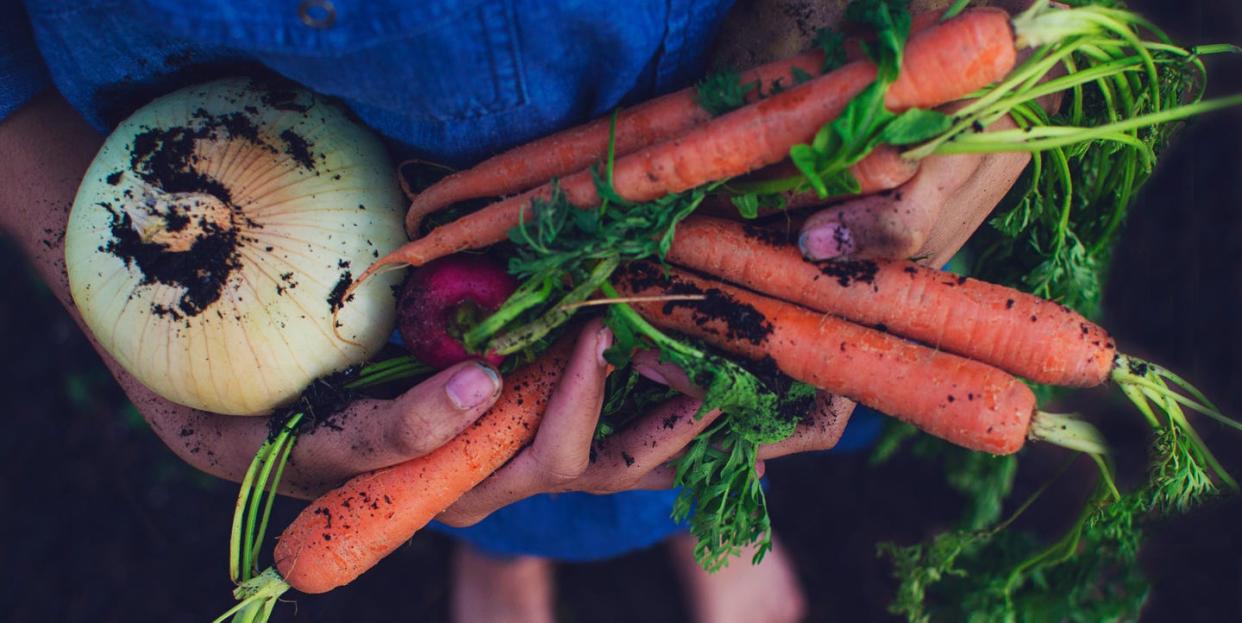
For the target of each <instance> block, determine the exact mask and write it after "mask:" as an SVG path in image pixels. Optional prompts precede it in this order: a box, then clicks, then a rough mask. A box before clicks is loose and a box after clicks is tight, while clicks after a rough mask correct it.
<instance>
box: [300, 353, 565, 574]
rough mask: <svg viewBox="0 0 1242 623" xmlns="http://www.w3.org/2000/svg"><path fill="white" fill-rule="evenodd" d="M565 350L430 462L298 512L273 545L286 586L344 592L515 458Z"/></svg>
mask: <svg viewBox="0 0 1242 623" xmlns="http://www.w3.org/2000/svg"><path fill="white" fill-rule="evenodd" d="M569 345H570V342H566V341H562V342H561V343H560V344H558V345H557V346H556V347H554V348H553V349H552V350H550V351H548V352H547V353H545V354H544V355H543V356H541V357H540V358H539V359H538V360H536V361H534V362H533V363H531V364H529V365H526V366H524V367H522V368H521V369H519V370H517V371H515V372H513V373H512V374H509V375H508V376H507V377H506V378H505V384H504V389H503V390H502V392H501V394H500V398H499V399H498V400H497V401H496V404H495V405H493V406H492V408H491V409H490V410H489V411H488V412H487V413H486V414H484V415H483V416H482V417H480V418H479V419H478V420H477V421H475V423H474V424H472V425H471V426H470V427H469V428H467V429H466V430H465V431H463V432H462V433H461V434H459V435H458V436H457V437H456V438H454V439H453V440H452V441H449V442H448V443H446V444H444V445H443V446H441V447H439V448H438V449H436V450H435V451H434V452H432V453H431V454H427V455H425V456H422V457H419V458H416V459H412V460H410V461H407V462H405V463H401V464H399V465H394V466H392V467H387V468H384V469H380V470H376V471H373V472H370V473H367V474H362V475H359V476H355V477H354V478H352V479H351V480H349V482H346V483H345V484H344V485H341V486H340V487H339V488H337V489H334V490H332V491H330V492H328V493H325V494H324V495H322V496H320V498H319V499H317V500H315V501H314V502H312V503H311V505H310V506H308V507H306V508H305V509H303V510H302V513H301V514H299V515H298V516H297V518H296V519H295V520H294V521H293V523H292V524H290V525H289V527H288V528H286V529H285V531H284V533H283V534H282V535H281V536H280V541H279V542H278V543H277V544H276V551H275V558H276V567H277V569H279V571H280V574H281V575H282V576H283V577H284V578H285V580H286V581H287V582H288V583H289V585H290V586H292V587H293V588H296V589H298V590H299V591H302V592H303V593H323V592H326V591H330V590H332V589H333V588H336V587H338V586H342V585H344V584H348V583H349V582H351V581H353V580H354V578H357V577H358V576H359V575H361V574H362V573H363V572H365V571H366V570H367V569H370V568H371V567H372V566H374V565H375V563H377V562H379V561H380V560H381V559H383V558H384V557H385V556H387V555H388V554H390V553H392V551H393V550H395V549H397V548H398V547H400V546H401V544H402V543H405V542H406V541H407V540H409V539H410V537H411V536H413V535H414V533H415V532H417V531H418V530H420V529H421V528H422V527H423V526H425V525H427V522H429V521H431V520H432V519H434V518H435V517H436V515H439V514H440V513H441V512H443V511H444V510H445V509H446V508H448V507H449V506H451V505H452V504H453V502H455V501H456V500H457V499H458V498H459V497H461V496H462V494H464V493H466V492H467V491H469V490H470V489H472V488H474V487H475V485H477V484H479V483H480V482H482V481H483V480H484V479H485V478H487V477H488V476H490V475H491V474H492V472H494V471H496V470H497V469H499V468H500V467H501V466H502V465H504V464H505V462H507V461H508V460H509V459H511V458H513V456H514V455H516V454H517V453H518V451H519V450H521V449H522V447H523V446H525V445H526V444H528V443H529V442H530V441H531V440H532V439H533V438H534V436H535V431H536V430H537V429H538V428H539V421H540V419H541V418H542V417H543V410H544V407H545V406H546V405H547V402H548V399H549V397H550V396H551V394H552V390H553V389H554V388H555V387H556V384H557V381H558V379H559V378H560V376H561V373H562V371H563V370H564V369H565V365H566V364H567V362H568V357H569V352H568V347H569Z"/></svg>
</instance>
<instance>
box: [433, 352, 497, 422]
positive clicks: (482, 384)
mask: <svg viewBox="0 0 1242 623" xmlns="http://www.w3.org/2000/svg"><path fill="white" fill-rule="evenodd" d="M497 391H500V375H499V374H497V373H496V371H495V370H493V369H491V368H490V367H488V366H486V365H483V364H481V363H479V362H477V361H476V362H471V363H470V365H467V366H462V368H461V369H460V370H458V371H457V373H456V374H454V375H453V377H452V378H450V379H449V381H448V383H445V384H444V392H445V393H447V394H448V397H449V400H451V401H452V402H453V406H455V407H457V408H458V409H461V410H462V411H465V410H466V409H473V408H475V407H477V406H479V405H481V404H483V403H485V402H487V401H488V400H489V399H490V398H491V397H492V396H494V395H496V392H497Z"/></svg>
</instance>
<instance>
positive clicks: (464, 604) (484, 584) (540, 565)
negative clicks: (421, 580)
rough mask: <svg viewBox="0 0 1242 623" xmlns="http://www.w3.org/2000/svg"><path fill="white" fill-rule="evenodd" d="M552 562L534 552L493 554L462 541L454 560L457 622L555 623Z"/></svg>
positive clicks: (455, 614)
mask: <svg viewBox="0 0 1242 623" xmlns="http://www.w3.org/2000/svg"><path fill="white" fill-rule="evenodd" d="M552 599H553V586H552V563H551V562H549V561H547V560H546V559H543V558H536V557H534V556H518V557H516V558H491V557H489V556H486V555H484V554H482V553H480V552H479V551H478V550H476V549H474V548H473V547H470V546H469V545H465V544H462V545H459V546H458V547H457V552H456V555H455V556H454V560H453V602H452V617H453V621H454V622H455V623H551V622H552V620H553V616H552V605H553V603H552Z"/></svg>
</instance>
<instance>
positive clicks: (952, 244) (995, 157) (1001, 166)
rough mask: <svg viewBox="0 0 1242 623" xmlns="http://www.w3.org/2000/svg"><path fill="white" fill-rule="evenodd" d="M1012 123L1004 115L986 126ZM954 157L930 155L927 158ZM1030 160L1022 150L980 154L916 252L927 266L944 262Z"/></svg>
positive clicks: (1001, 126) (1011, 125)
mask: <svg viewBox="0 0 1242 623" xmlns="http://www.w3.org/2000/svg"><path fill="white" fill-rule="evenodd" d="M1014 127H1016V126H1015V125H1014V123H1013V121H1011V120H1010V119H1009V118H1008V117H1005V118H1003V119H1000V120H999V121H997V122H996V123H993V124H992V125H991V126H989V127H988V131H989V132H990V131H995V130H1002V129H1009V128H1014ZM953 157H955V156H932V157H931V158H928V160H932V159H934V158H953ZM1030 161H1031V156H1030V154H1027V153H1025V152H1020V153H1019V152H1015V153H1001V154H988V155H986V156H982V157H981V158H980V161H979V163H978V166H976V167H975V171H974V174H973V175H971V177H970V179H968V180H966V181H965V182H963V183H962V184H961V185H959V186H958V187H957V189H956V190H954V191H953V197H952V199H951V201H950V206H952V207H951V208H950V209H946V210H944V211H943V213H942V214H941V216H940V218H938V219H936V222H935V223H934V224H933V226H932V229H931V231H930V232H929V233H928V235H927V239H926V240H925V241H924V243H923V247H922V248H921V249H919V251H918V252H917V253H916V255H918V256H921V257H926V258H929V259H928V265H930V266H937V267H939V266H944V264H945V263H946V262H948V261H949V258H951V257H953V254H955V253H957V251H958V249H961V248H962V245H964V244H966V241H967V240H968V239H969V238H970V236H971V235H972V234H974V232H975V230H976V229H978V227H979V225H981V224H982V223H983V220H984V219H986V218H987V217H988V214H991V212H992V209H993V208H995V207H996V205H997V204H999V203H1000V202H1001V199H1004V197H1005V194H1006V193H1008V192H1009V189H1010V187H1011V186H1013V183H1014V181H1015V180H1017V179H1018V177H1019V176H1020V175H1022V171H1023V170H1025V169H1026V165H1027V164H1029V163H1030Z"/></svg>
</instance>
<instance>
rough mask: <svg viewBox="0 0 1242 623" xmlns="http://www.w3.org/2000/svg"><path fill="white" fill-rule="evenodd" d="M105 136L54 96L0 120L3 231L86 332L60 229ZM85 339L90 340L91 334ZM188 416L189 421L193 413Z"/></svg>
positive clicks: (132, 392)
mask: <svg viewBox="0 0 1242 623" xmlns="http://www.w3.org/2000/svg"><path fill="white" fill-rule="evenodd" d="M103 139H104V137H103V136H101V135H100V134H99V133H98V132H96V131H95V130H94V129H93V128H91V127H90V125H88V124H87V123H86V121H85V120H84V119H82V117H81V116H80V115H78V113H77V111H75V110H74V109H73V108H72V107H70V106H69V104H68V103H67V102H65V100H64V99H63V98H62V97H61V96H60V95H59V94H58V93H56V92H55V91H49V92H46V93H44V94H42V95H40V96H39V97H37V98H35V99H34V100H32V101H31V102H30V103H29V104H27V105H26V106H25V107H24V108H22V109H21V110H19V111H17V112H16V113H14V114H13V115H12V116H10V117H9V118H7V119H5V120H4V121H3V122H0V232H3V234H4V235H5V236H6V237H8V238H9V239H11V240H12V241H14V242H16V243H17V245H18V246H19V247H20V248H21V249H22V251H23V252H24V253H25V255H26V257H27V258H28V259H29V260H30V262H31V265H32V266H33V267H34V269H35V271H37V272H38V273H39V276H40V277H41V278H42V279H43V281H44V282H45V283H47V286H48V288H50V289H51V290H52V293H53V294H55V295H56V298H58V299H60V302H61V303H62V304H63V305H64V306H65V309H66V311H68V312H69V315H70V316H71V317H72V318H73V320H74V322H77V323H78V326H79V327H83V325H82V319H81V317H80V316H79V315H78V312H77V309H76V308H75V307H74V305H73V302H72V300H71V298H70V295H69V281H68V277H67V276H66V273H65V248H64V234H65V224H66V223H67V222H68V221H69V209H70V208H71V207H72V206H73V198H74V195H75V194H76V193H77V190H78V183H79V182H80V181H81V180H82V176H83V174H84V173H85V172H86V169H87V167H88V166H90V163H91V160H92V159H93V158H94V157H95V153H96V152H98V151H99V147H100V145H102V144H103ZM83 330H84V332H86V331H85V328H84V327H83ZM86 334H87V337H88V339H90V333H89V332H86ZM91 344H92V345H93V346H94V347H95V350H96V351H99V354H100V356H101V357H102V358H103V361H104V364H105V365H107V366H108V368H109V370H111V372H112V374H113V376H115V377H116V379H117V381H118V382H119V383H120V384H121V387H122V388H123V389H124V390H125V392H126V394H128V395H129V397H130V399H131V400H133V401H134V403H135V404H136V405H137V406H138V407H139V410H140V411H141V412H142V413H143V414H144V415H146V416H147V417H148V421H150V422H151V424H152V427H153V428H154V429H155V432H156V433H157V434H159V435H160V437H162V438H163V439H164V441H165V442H166V443H168V445H169V447H170V448H172V449H173V451H174V452H176V453H177V454H178V455H180V456H182V457H183V458H186V459H187V460H190V462H191V463H192V464H196V465H198V466H199V467H203V468H205V469H206V466H204V465H199V464H200V463H202V461H197V460H194V459H197V458H198V457H193V456H191V452H190V451H191V450H192V448H190V447H183V446H184V444H178V443H175V439H173V438H172V435H170V434H166V432H165V431H164V430H161V429H163V428H164V427H163V426H161V425H160V423H161V421H164V420H159V419H155V418H152V417H151V416H152V414H154V413H157V412H158V411H159V410H160V409H168V408H170V407H171V406H170V405H168V404H167V403H164V402H163V401H161V400H159V398H158V397H157V396H155V394H153V393H151V391H150V390H148V389H146V388H145V387H143V386H142V385H141V384H140V383H138V382H137V381H136V380H134V378H133V377H131V376H129V374H127V373H126V372H125V371H124V370H123V369H122V368H121V366H120V365H119V364H118V363H117V362H116V360H114V359H113V358H112V357H110V356H108V354H107V353H106V352H104V351H103V350H102V349H101V348H100V347H99V344H98V343H97V342H95V340H94V339H91ZM185 412H186V413H185V414H184V416H185V417H189V416H190V410H188V409H186V410H185ZM179 415H181V414H179ZM167 419H168V418H165V420H167ZM209 471H210V470H209Z"/></svg>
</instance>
